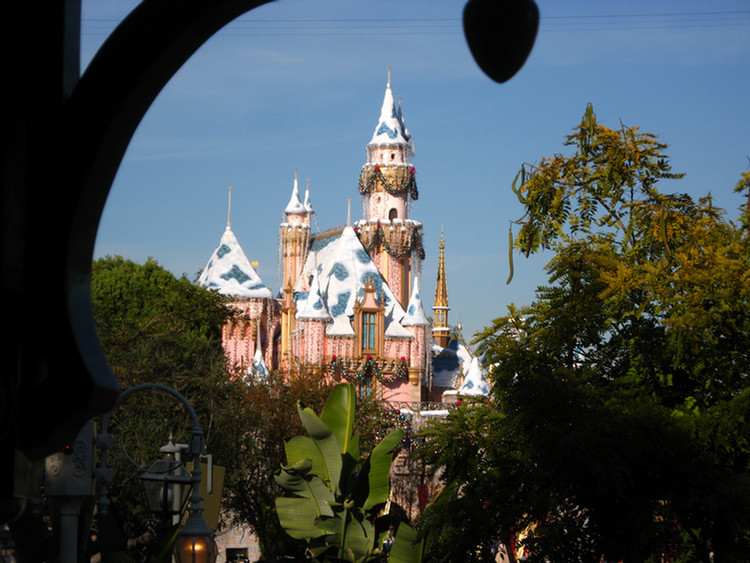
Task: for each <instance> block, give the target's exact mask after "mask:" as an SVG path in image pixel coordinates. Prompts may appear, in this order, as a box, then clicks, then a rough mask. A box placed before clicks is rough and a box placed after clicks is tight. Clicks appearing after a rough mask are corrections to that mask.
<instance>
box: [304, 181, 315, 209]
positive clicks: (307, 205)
mask: <svg viewBox="0 0 750 563" xmlns="http://www.w3.org/2000/svg"><path fill="white" fill-rule="evenodd" d="M304 206H305V211H307V212H308V213H314V210H313V206H312V202H311V201H310V178H308V179H307V187H306V188H305V203H304Z"/></svg>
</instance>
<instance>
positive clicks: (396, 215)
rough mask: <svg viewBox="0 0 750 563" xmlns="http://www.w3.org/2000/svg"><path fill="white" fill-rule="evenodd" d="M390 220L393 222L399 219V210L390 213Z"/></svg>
mask: <svg viewBox="0 0 750 563" xmlns="http://www.w3.org/2000/svg"><path fill="white" fill-rule="evenodd" d="M388 219H390V220H391V221H393V220H394V219H398V209H396V208H395V207H394V208H393V209H391V210H390V211H389V212H388Z"/></svg>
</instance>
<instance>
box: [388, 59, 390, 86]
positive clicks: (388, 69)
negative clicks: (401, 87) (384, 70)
mask: <svg viewBox="0 0 750 563" xmlns="http://www.w3.org/2000/svg"><path fill="white" fill-rule="evenodd" d="M390 87H391V65H388V88H390Z"/></svg>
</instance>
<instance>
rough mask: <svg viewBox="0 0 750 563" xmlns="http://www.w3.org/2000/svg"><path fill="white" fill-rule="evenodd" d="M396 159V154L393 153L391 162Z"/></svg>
mask: <svg viewBox="0 0 750 563" xmlns="http://www.w3.org/2000/svg"><path fill="white" fill-rule="evenodd" d="M395 159H396V153H395V152H392V153H391V160H395Z"/></svg>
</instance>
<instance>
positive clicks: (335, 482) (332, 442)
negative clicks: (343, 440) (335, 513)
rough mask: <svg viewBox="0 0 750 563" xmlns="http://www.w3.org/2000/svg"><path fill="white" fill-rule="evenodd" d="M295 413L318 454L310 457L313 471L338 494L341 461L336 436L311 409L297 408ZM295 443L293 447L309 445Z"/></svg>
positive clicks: (299, 442) (300, 441) (301, 442)
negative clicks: (297, 414) (297, 413)
mask: <svg viewBox="0 0 750 563" xmlns="http://www.w3.org/2000/svg"><path fill="white" fill-rule="evenodd" d="M297 411H298V412H299V417H300V419H301V420H302V424H303V425H304V427H305V430H307V433H308V434H309V435H310V437H311V438H312V444H313V446H314V448H315V449H316V450H317V452H318V453H317V455H316V456H315V457H310V459H312V460H313V464H314V465H315V464H316V462H317V465H316V466H315V467H314V471H315V472H316V474H318V475H320V477H321V478H322V479H323V480H324V481H326V482H328V483H330V484H331V488H333V489H334V490H335V491H337V492H338V490H339V480H340V479H341V465H342V461H341V451H340V450H339V444H338V441H337V440H336V436H335V435H334V433H333V431H332V430H331V428H330V427H329V426H328V425H327V424H325V423H324V422H323V421H322V420H320V418H318V415H316V414H315V412H313V410H312V409H311V408H309V407H304V408H303V407H301V406H299V407H298V408H297ZM290 441H291V440H290ZM296 442H298V443H297V444H294V446H295V447H297V446H299V447H310V445H309V444H307V445H303V440H298V441H296ZM287 443H288V442H287Z"/></svg>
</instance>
